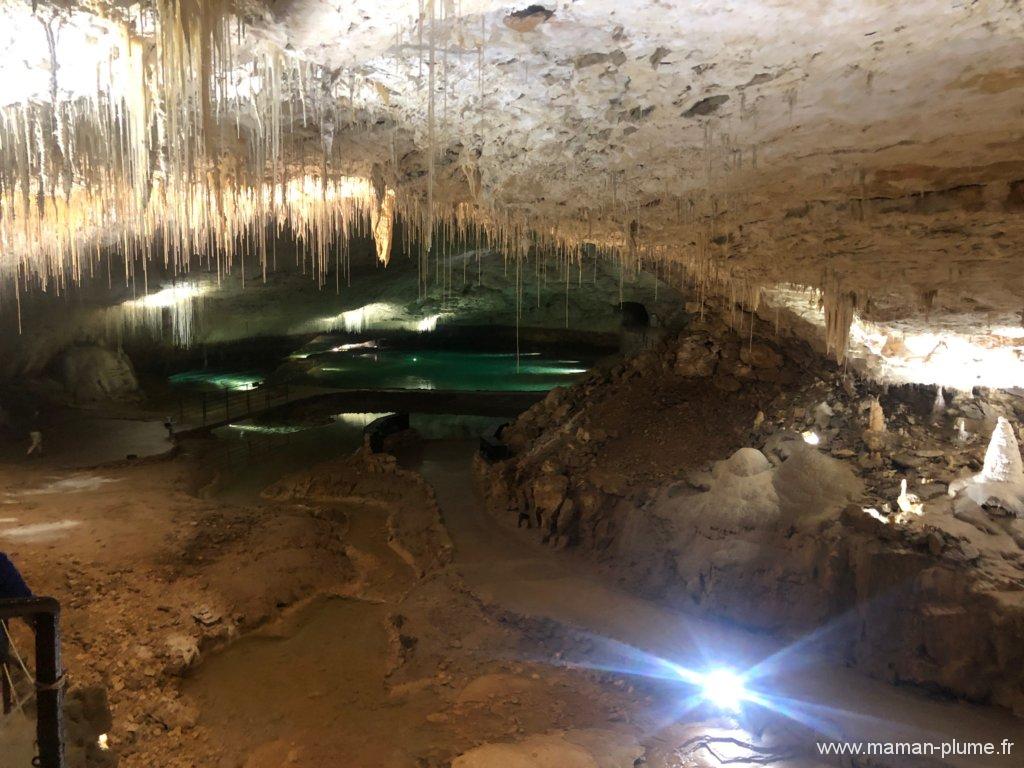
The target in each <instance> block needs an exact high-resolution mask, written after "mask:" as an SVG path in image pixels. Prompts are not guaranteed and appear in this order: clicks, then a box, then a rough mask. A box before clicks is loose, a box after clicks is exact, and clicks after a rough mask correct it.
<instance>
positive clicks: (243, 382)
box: [168, 371, 263, 392]
mask: <svg viewBox="0 0 1024 768" xmlns="http://www.w3.org/2000/svg"><path fill="white" fill-rule="evenodd" d="M168 381H170V382H171V384H172V385H173V386H175V387H186V388H188V389H198V390H201V391H207V392H215V391H220V390H225V389H228V390H231V391H233V392H246V391H249V390H253V389H256V387H258V386H259V385H260V384H262V383H263V376H262V375H261V374H259V373H252V372H250V371H184V372H183V373H176V374H174V375H173V376H171V377H170V378H169V379H168Z"/></svg>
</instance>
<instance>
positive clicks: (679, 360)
mask: <svg viewBox="0 0 1024 768" xmlns="http://www.w3.org/2000/svg"><path fill="white" fill-rule="evenodd" d="M717 362H718V350H717V348H716V347H715V345H714V344H713V343H712V342H710V341H704V340H701V339H694V338H688V339H683V341H682V343H681V344H680V345H679V349H678V350H677V351H676V359H675V365H674V369H675V372H676V373H677V374H679V375H680V376H686V377H694V378H697V377H705V376H710V375H711V374H712V373H714V372H715V364H716V363H717Z"/></svg>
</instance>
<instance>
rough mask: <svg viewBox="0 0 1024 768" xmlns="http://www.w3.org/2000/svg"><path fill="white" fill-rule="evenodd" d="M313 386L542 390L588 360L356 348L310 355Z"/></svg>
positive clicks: (567, 379)
mask: <svg viewBox="0 0 1024 768" xmlns="http://www.w3.org/2000/svg"><path fill="white" fill-rule="evenodd" d="M307 359H309V360H310V361H311V362H312V367H311V368H310V369H309V371H308V372H307V373H306V374H305V380H306V381H307V382H308V383H310V384H317V385H319V386H326V387H338V388H343V389H443V390H462V391H472V390H481V391H487V392H534V391H537V392H543V391H546V390H549V389H552V388H553V387H557V386H560V385H563V384H569V383H572V382H573V381H574V380H576V379H577V378H579V377H580V376H581V375H582V374H584V373H586V372H587V370H588V368H589V367H590V365H591V362H590V361H586V360H583V359H582V358H578V357H566V358H555V357H548V356H545V355H542V354H541V353H539V352H533V353H528V354H524V355H522V356H520V358H519V360H518V362H517V360H516V356H515V354H514V353H507V352H467V351H458V352H456V351H446V350H438V349H425V350H424V349H419V350H411V351H410V350H400V349H375V348H365V347H363V348H357V349H348V350H340V349H339V350H337V351H327V352H322V353H319V354H314V355H310V356H309V358H307Z"/></svg>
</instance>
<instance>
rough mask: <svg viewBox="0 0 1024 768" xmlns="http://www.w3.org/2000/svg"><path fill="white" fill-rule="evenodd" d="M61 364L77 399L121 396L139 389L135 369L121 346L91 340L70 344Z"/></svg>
mask: <svg viewBox="0 0 1024 768" xmlns="http://www.w3.org/2000/svg"><path fill="white" fill-rule="evenodd" d="M58 367H59V371H60V377H61V381H62V383H63V384H64V389H65V390H66V391H67V393H68V394H69V395H70V397H71V398H72V399H73V400H74V401H75V402H89V401H93V400H117V399H123V398H126V397H133V396H135V395H136V394H137V393H138V389H139V382H138V381H137V380H136V378H135V370H134V369H133V368H132V363H131V360H129V359H128V356H127V355H126V354H125V353H124V352H123V351H121V350H117V351H111V350H109V349H106V348H105V347H99V346H95V345H91V344H90V345H78V346H72V347H68V348H67V349H66V350H64V352H63V353H62V354H61V356H60V360H59V362H58Z"/></svg>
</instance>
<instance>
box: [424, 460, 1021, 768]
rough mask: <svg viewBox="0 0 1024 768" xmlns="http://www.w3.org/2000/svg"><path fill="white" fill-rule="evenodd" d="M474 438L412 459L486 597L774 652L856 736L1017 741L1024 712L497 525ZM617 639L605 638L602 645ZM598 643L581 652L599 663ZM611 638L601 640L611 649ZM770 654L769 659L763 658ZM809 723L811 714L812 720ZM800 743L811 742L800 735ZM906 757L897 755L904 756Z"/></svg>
mask: <svg viewBox="0 0 1024 768" xmlns="http://www.w3.org/2000/svg"><path fill="white" fill-rule="evenodd" d="M473 449H474V446H473V445H471V444H465V443H461V444H460V443H435V444H432V445H430V446H429V447H428V448H427V450H426V451H425V452H424V458H423V461H422V465H421V466H420V467H419V469H420V471H421V472H422V474H423V476H424V477H425V478H426V479H427V481H428V482H429V483H430V484H431V485H432V487H433V488H434V490H435V493H436V495H437V500H438V503H439V505H440V507H441V510H442V514H443V517H444V520H445V524H446V525H447V527H448V531H449V534H450V536H451V538H452V541H453V544H454V546H455V560H454V565H455V567H456V570H457V571H458V572H459V573H460V575H461V576H462V577H463V578H464V579H465V581H466V582H467V584H468V585H469V586H470V588H471V590H472V591H473V592H474V593H475V594H477V595H478V596H479V597H480V598H481V599H482V600H484V601H485V602H486V603H492V604H497V605H500V606H502V607H504V608H505V609H507V610H509V611H512V612H515V613H517V614H520V615H523V616H533V617H544V618H547V619H550V620H554V621H557V622H559V623H563V624H566V625H569V626H571V627H575V628H576V629H577V630H579V631H580V632H584V633H588V634H591V635H595V636H599V637H602V638H607V639H609V640H610V641H618V642H620V643H626V644H628V645H630V646H633V647H635V648H639V649H642V650H643V651H646V652H648V653H651V654H654V655H656V656H659V657H662V658H670V659H672V660H673V661H676V662H677V663H681V664H683V665H685V666H687V667H691V668H697V669H706V668H708V667H709V666H717V665H719V664H728V665H730V666H733V667H735V668H738V669H747V668H750V667H751V666H753V665H754V664H757V663H759V662H762V661H763V660H764V659H772V663H771V666H772V667H773V668H777V669H778V674H777V675H776V677H775V679H772V680H770V681H769V683H768V685H769V686H770V690H771V692H772V693H773V694H775V695H778V696H781V697H784V698H785V699H787V700H788V702H787V703H790V704H791V703H793V702H812V703H814V704H815V705H814V706H813V707H801V708H802V709H804V710H805V711H807V712H808V714H809V715H810V716H811V717H812V718H813V719H812V722H815V723H816V724H817V725H818V727H820V728H821V729H822V730H824V731H826V732H830V733H832V734H834V737H836V738H838V737H841V738H844V739H850V740H863V741H901V742H906V741H939V742H942V741H950V740H952V739H956V740H959V741H985V742H993V743H995V744H997V745H998V744H1000V743H1001V742H1002V740H1003V739H1007V738H1008V739H1010V740H1011V741H1014V742H1016V744H1017V747H1018V749H1020V750H1024V723H1021V721H1019V720H1017V719H1015V718H1013V717H1012V716H1010V715H1009V714H1008V713H1006V712H1004V711H1002V710H997V709H995V708H985V707H976V706H970V705H967V704H963V703H954V702H945V701H938V700H935V699H932V698H928V697H926V696H925V695H923V694H922V693H920V692H918V691H913V690H909V689H905V688H897V687H894V686H891V685H887V684H885V683H882V682H878V681H874V680H871V679H869V678H867V677H865V676H863V675H861V674H858V673H855V672H852V671H850V670H846V669H844V668H842V667H841V666H839V665H837V664H836V663H835V662H831V661H828V660H825V659H822V658H819V657H817V656H816V655H815V654H814V651H813V649H808V648H797V647H794V646H790V647H788V648H783V647H780V645H779V644H778V643H777V642H775V641H773V640H771V639H769V638H766V637H763V636H756V635H753V634H750V633H747V632H743V631H740V630H736V629H731V628H729V627H726V626H723V625H721V624H717V623H714V622H708V621H702V620H700V619H697V618H694V617H691V616H685V615H682V614H679V613H675V612H673V611H670V610H667V609H664V608H661V607H660V606H658V605H657V604H654V603H652V602H649V601H646V600H644V599H641V598H638V597H636V596H635V595H633V594H630V593H628V592H625V591H623V590H621V589H618V588H616V587H615V586H614V585H612V584H610V582H609V580H608V579H607V578H605V577H603V576H602V575H601V574H600V573H599V572H598V570H597V569H596V568H595V567H593V566H592V565H591V564H590V563H588V562H587V561H584V560H582V559H580V558H578V557H574V556H570V555H568V554H566V553H558V554H556V553H554V552H553V551H552V550H551V549H550V548H545V547H542V546H541V545H539V544H537V543H535V542H534V541H528V540H526V539H525V538H521V537H518V536H516V535H515V534H514V533H513V532H511V531H508V530H503V529H501V528H499V527H498V525H497V523H496V522H495V521H493V520H492V519H490V518H489V517H487V516H486V515H485V513H484V512H483V511H482V507H481V506H480V505H479V504H478V503H477V500H476V498H475V494H474V493H473V489H472V484H471V483H470V482H468V481H467V475H468V474H469V472H470V470H469V465H470V461H471V458H472V452H473ZM613 645H614V643H608V646H609V649H611V648H612V646H613ZM601 654H602V651H601V648H600V643H598V647H597V648H596V649H595V651H594V653H593V658H592V659H590V661H589V663H595V664H600V662H601ZM611 654H612V650H609V658H611ZM766 666H768V665H767V664H766ZM808 724H810V723H808ZM804 747H805V748H807V747H810V748H811V749H813V748H814V745H813V744H805V745H804ZM1018 760H1019V755H1018V756H1017V757H1011V758H1007V757H1003V756H995V757H990V758H985V757H980V758H979V757H969V758H949V760H948V764H952V765H963V766H972V765H1002V766H1008V765H1018V764H1019V762H1017V761H1018ZM904 764H905V763H904Z"/></svg>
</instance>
